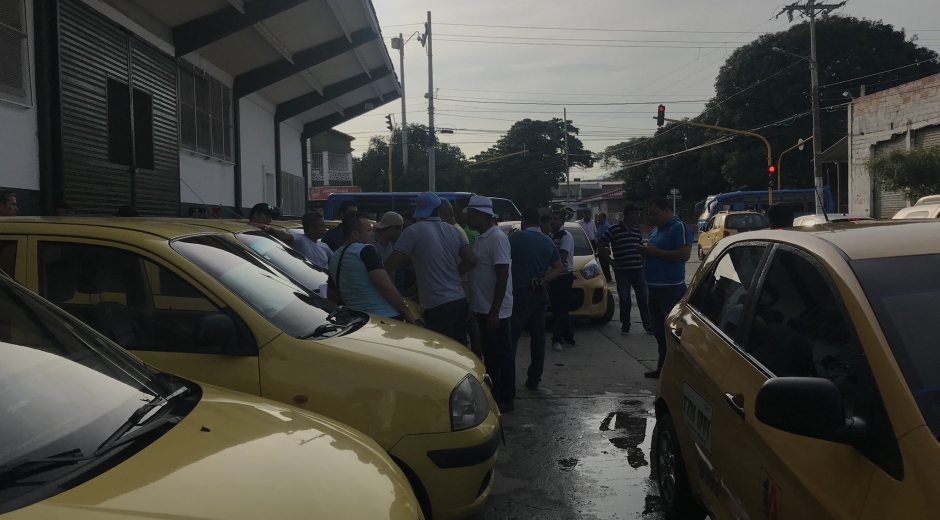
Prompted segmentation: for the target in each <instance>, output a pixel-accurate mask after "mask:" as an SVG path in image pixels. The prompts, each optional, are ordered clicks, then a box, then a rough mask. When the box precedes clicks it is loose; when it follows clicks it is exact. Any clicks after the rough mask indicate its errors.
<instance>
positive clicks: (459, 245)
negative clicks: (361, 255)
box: [385, 192, 477, 345]
mask: <svg viewBox="0 0 940 520" xmlns="http://www.w3.org/2000/svg"><path fill="white" fill-rule="evenodd" d="M440 207H441V199H440V198H439V197H438V196H437V195H435V194H434V193H431V192H424V193H421V194H419V195H418V197H417V199H416V200H415V212H414V216H415V219H416V220H418V222H416V223H414V224H413V225H411V226H409V227H408V229H406V230H404V231H402V233H401V236H400V237H399V238H398V241H397V242H396V243H395V248H394V251H393V252H392V254H391V255H389V257H388V259H387V260H386V261H385V268H386V269H388V270H389V271H400V270H402V269H404V268H405V266H406V265H407V264H408V258H409V257H410V258H411V261H412V263H413V264H414V268H415V274H416V275H417V278H418V299H419V300H420V303H421V307H422V308H424V321H425V323H426V324H427V326H428V328H429V329H431V330H433V331H435V332H438V333H440V334H443V335H445V336H447V337H449V338H452V339H454V340H455V341H457V342H459V343H461V344H464V345H466V343H467V313H468V312H469V305H468V304H467V296H466V294H464V291H463V285H461V283H460V275H462V274H463V273H466V272H468V271H470V270H471V269H473V268H474V267H476V265H477V259H476V256H475V255H474V254H473V250H472V249H470V245H469V243H468V242H467V239H466V238H464V237H463V236H462V235H461V234H460V232H458V231H457V229H456V228H454V227H453V226H451V225H450V224H448V223H446V222H444V221H442V220H441V218H440ZM458 258H460V259H461V260H462V262H461V263H460V266H459V267H458V266H457V259H458Z"/></svg>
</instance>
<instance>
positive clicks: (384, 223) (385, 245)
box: [372, 211, 405, 262]
mask: <svg viewBox="0 0 940 520" xmlns="http://www.w3.org/2000/svg"><path fill="white" fill-rule="evenodd" d="M404 226H405V219H403V218H401V215H399V214H398V213H395V212H394V211H389V212H386V213H385V214H384V215H382V220H380V221H379V223H378V224H376V225H375V233H374V234H373V238H372V245H373V246H375V249H376V250H377V251H378V252H379V256H381V257H382V261H383V262H384V261H386V260H388V257H389V255H391V254H392V251H394V250H395V242H397V241H398V237H400V236H401V230H402V229H403V228H404Z"/></svg>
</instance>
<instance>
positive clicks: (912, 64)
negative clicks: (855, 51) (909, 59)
mask: <svg viewBox="0 0 940 520" xmlns="http://www.w3.org/2000/svg"><path fill="white" fill-rule="evenodd" d="M928 62H934V63H936V62H937V59H936V58H931V59H929V60H921V61H915V62H914V63H911V64H908V65H903V66H901V67H895V68H893V69H888V70H883V71H880V72H875V73H874V74H866V75H864V76H859V77H857V78H852V79H846V80H842V81H834V82H832V83H826V84H825V85H820V86H819V88H824V87H831V86H833V85H841V84H843V83H849V82H850V81H855V80H857V79H865V78H870V77H872V76H878V75H880V74H886V73H888V72H894V71H896V70H901V69H906V68H908V67H914V66H916V65H920V64H921V63H928Z"/></svg>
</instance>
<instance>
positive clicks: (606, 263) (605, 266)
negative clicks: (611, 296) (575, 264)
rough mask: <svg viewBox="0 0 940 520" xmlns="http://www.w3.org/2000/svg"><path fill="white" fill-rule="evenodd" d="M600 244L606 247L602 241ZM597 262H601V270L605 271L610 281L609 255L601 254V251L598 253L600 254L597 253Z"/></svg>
mask: <svg viewBox="0 0 940 520" xmlns="http://www.w3.org/2000/svg"><path fill="white" fill-rule="evenodd" d="M598 245H599V246H600V247H605V246H603V245H601V244H600V242H598ZM605 249H606V247H605ZM597 263H599V264H601V271H603V273H604V278H606V279H607V281H608V282H610V280H611V277H610V262H609V261H607V257H606V256H604V255H602V254H600V253H598V254H597ZM618 290H619V289H618Z"/></svg>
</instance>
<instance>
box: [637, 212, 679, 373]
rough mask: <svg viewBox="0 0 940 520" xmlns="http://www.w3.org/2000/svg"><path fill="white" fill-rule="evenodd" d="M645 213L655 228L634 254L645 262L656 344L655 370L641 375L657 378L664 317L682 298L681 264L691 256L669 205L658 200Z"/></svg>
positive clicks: (662, 350)
mask: <svg viewBox="0 0 940 520" xmlns="http://www.w3.org/2000/svg"><path fill="white" fill-rule="evenodd" d="M648 209H649V216H650V220H652V221H653V225H654V226H655V227H654V228H653V231H651V232H650V236H649V239H648V240H647V245H645V246H637V251H639V252H640V254H641V255H643V257H644V258H646V285H647V287H648V288H649V313H650V322H651V323H650V324H651V325H652V326H653V335H654V336H656V343H658V344H659V361H658V362H657V363H656V370H652V371H650V372H646V373H645V374H644V375H645V376H646V377H650V378H658V377H659V372H660V371H661V370H662V368H663V362H664V361H665V360H666V315H667V314H669V313H670V312H671V311H672V308H673V307H675V306H676V304H677V303H679V300H681V299H682V296H683V295H684V294H685V289H686V287H685V263H686V262H688V261H689V257H690V256H692V229H691V228H690V227H689V226H686V225H685V224H684V223H683V222H682V221H681V220H679V217H677V216H675V214H673V212H672V207H671V206H670V204H669V201H668V200H666V199H664V198H662V197H656V198H655V199H653V200H651V201H650V203H649V207H648Z"/></svg>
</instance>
